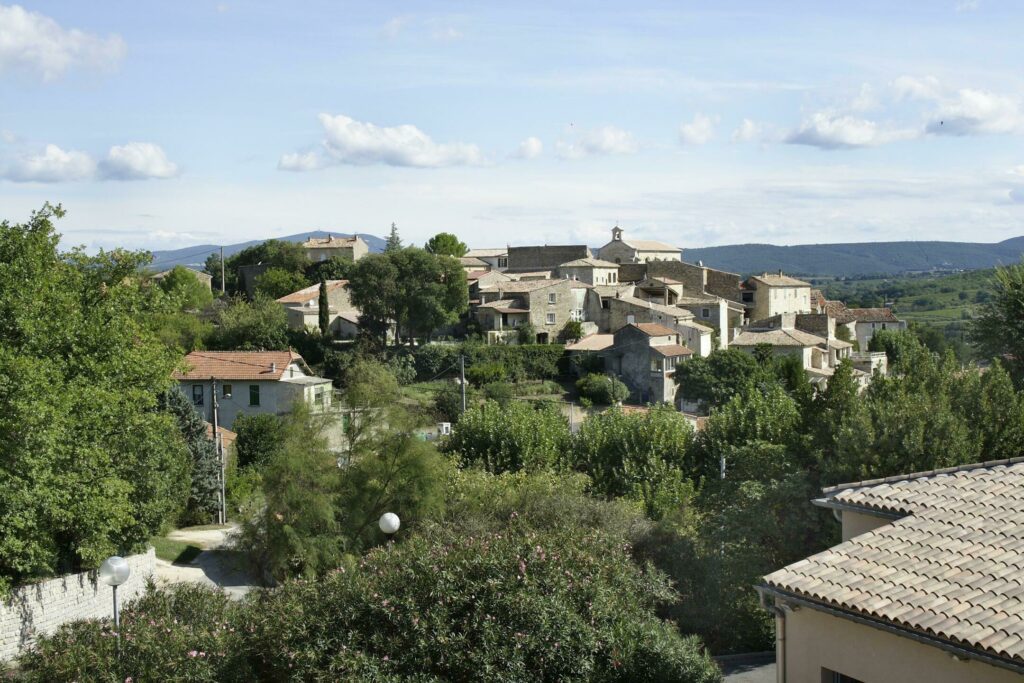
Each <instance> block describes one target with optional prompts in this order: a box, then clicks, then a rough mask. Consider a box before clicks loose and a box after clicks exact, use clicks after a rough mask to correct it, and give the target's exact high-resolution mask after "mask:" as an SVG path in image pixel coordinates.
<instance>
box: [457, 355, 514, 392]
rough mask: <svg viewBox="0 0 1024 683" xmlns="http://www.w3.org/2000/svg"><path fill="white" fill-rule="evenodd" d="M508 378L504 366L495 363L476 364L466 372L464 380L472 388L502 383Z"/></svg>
mask: <svg viewBox="0 0 1024 683" xmlns="http://www.w3.org/2000/svg"><path fill="white" fill-rule="evenodd" d="M507 378H508V373H507V372H506V371H505V366H504V365H502V364H501V363H499V362H497V361H490V362H487V363H477V364H475V365H472V366H471V367H470V368H469V369H468V370H466V379H467V380H469V381H470V382H471V383H472V384H473V385H474V386H478V387H479V386H483V385H484V384H492V383H494V382H503V381H505V380H506V379H507Z"/></svg>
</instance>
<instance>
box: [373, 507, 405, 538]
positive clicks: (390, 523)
mask: <svg viewBox="0 0 1024 683" xmlns="http://www.w3.org/2000/svg"><path fill="white" fill-rule="evenodd" d="M377 525H378V526H379V527H380V530H381V531H383V532H384V533H386V534H387V535H388V536H391V535H392V534H394V533H395V532H396V531H398V528H399V527H400V526H402V522H401V520H399V519H398V515H396V514H395V513H394V512H385V513H384V514H383V515H381V516H380V521H379V522H377Z"/></svg>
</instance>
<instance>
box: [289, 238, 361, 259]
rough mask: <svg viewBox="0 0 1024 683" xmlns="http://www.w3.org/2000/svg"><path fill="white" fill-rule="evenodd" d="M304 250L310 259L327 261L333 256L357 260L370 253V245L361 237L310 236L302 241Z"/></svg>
mask: <svg viewBox="0 0 1024 683" xmlns="http://www.w3.org/2000/svg"><path fill="white" fill-rule="evenodd" d="M302 246H303V248H304V249H305V250H306V256H307V257H308V258H309V260H310V261H313V262H314V263H315V262H318V261H327V260H329V259H331V258H333V257H335V256H339V257H341V258H345V259H348V260H350V261H358V260H359V259H361V258H362V257H364V256H366V255H367V254H368V253H370V247H369V246H368V245H367V244H366V242H364V241H363V238H362V237H359V236H358V235H355V236H353V237H335V236H333V235H328V236H327V237H310V238H309V239H308V240H306V241H305V242H303V243H302Z"/></svg>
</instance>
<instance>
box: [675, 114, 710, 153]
mask: <svg viewBox="0 0 1024 683" xmlns="http://www.w3.org/2000/svg"><path fill="white" fill-rule="evenodd" d="M717 123H718V118H717V117H716V118H714V119H712V118H711V117H710V116H705V115H704V114H697V115H696V116H694V117H693V121H691V122H690V123H684V124H682V125H680V126H679V140H680V141H681V142H682V143H683V144H684V145H703V144H707V143H708V142H710V141H711V139H712V138H713V137H715V126H716V125H717Z"/></svg>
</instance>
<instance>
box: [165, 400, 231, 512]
mask: <svg viewBox="0 0 1024 683" xmlns="http://www.w3.org/2000/svg"><path fill="white" fill-rule="evenodd" d="M160 403H161V407H162V408H163V409H164V410H166V411H168V412H169V413H170V414H171V415H173V416H174V420H175V422H176V423H177V425H178V430H179V431H180V432H181V437H182V439H183V440H184V441H185V446H186V447H187V448H188V452H189V455H190V456H191V465H192V467H191V472H190V475H191V476H190V482H191V488H190V489H189V496H188V505H187V506H186V508H185V511H184V518H183V519H184V521H185V522H186V523H189V524H208V523H210V522H211V521H213V519H214V518H215V517H216V515H217V511H218V509H219V508H220V457H219V456H218V454H217V446H216V444H215V443H214V442H213V440H212V439H210V438H209V437H208V436H207V434H206V423H205V422H204V421H203V418H202V416H200V414H199V412H198V411H197V410H196V408H195V406H194V405H192V401H190V400H189V399H188V397H187V396H185V394H184V393H183V392H182V391H181V389H179V388H178V387H174V388H173V389H170V390H169V391H167V392H166V393H165V394H164V395H163V396H161V401H160Z"/></svg>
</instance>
